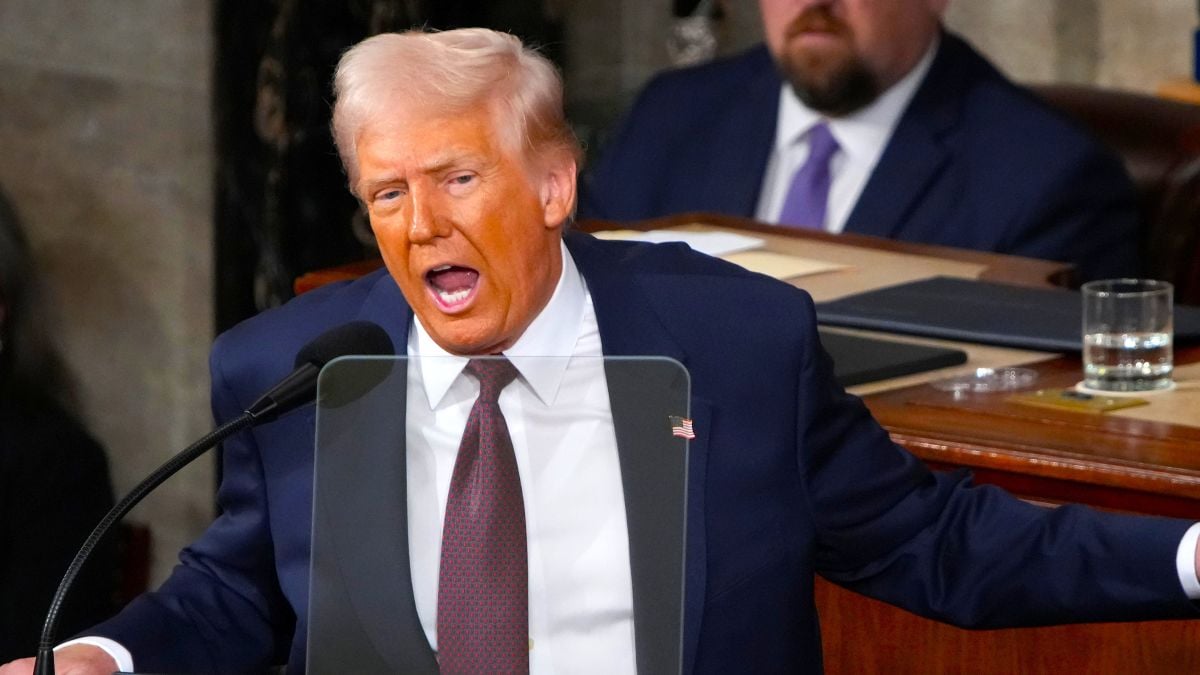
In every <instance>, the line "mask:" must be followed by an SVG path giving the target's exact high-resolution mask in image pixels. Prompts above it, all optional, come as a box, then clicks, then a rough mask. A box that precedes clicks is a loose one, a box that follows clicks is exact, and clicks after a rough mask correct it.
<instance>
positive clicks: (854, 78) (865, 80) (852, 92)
mask: <svg viewBox="0 0 1200 675" xmlns="http://www.w3.org/2000/svg"><path fill="white" fill-rule="evenodd" d="M795 60H796V59H792V60H791V61H795ZM791 61H785V62H784V63H782V64H780V65H781V68H782V69H783V73H784V76H785V77H786V78H787V81H788V84H790V85H791V87H792V91H794V92H795V93H796V97H797V98H799V99H800V101H801V102H803V103H804V105H806V106H808V107H809V108H812V109H813V110H816V111H817V112H819V113H822V114H824V115H828V116H830V117H841V116H843V115H849V114H850V113H853V112H856V111H858V110H861V109H862V108H865V107H866V106H868V105H870V104H871V102H873V101H874V100H875V99H876V98H878V97H879V94H880V91H879V83H878V81H877V80H876V79H875V76H874V75H873V74H872V73H871V72H870V71H869V70H868V69H867V67H866V66H865V65H864V64H863V63H862V62H861V61H859V60H858V59H852V60H850V61H848V62H845V63H842V64H838V65H837V66H835V67H832V68H829V69H825V70H818V69H816V68H811V67H805V65H806V64H805V65H801V66H796V65H794V64H793V63H792V62H791Z"/></svg>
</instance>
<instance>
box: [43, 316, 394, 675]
mask: <svg viewBox="0 0 1200 675" xmlns="http://www.w3.org/2000/svg"><path fill="white" fill-rule="evenodd" d="M394 353H395V348H394V347H393V345H392V340H391V338H390V337H388V334H387V332H385V331H384V330H383V329H382V328H380V327H379V326H378V325H376V324H374V323H371V322H369V321H352V322H350V323H347V324H344V325H341V326H338V327H336V328H333V329H330V330H328V331H326V332H324V333H322V334H321V335H318V336H317V337H316V338H314V339H313V340H312V341H311V342H309V343H308V344H307V345H305V346H304V347H303V348H302V349H301V350H300V352H299V353H298V354H297V355H296V365H295V370H293V371H292V373H291V374H290V375H288V376H287V377H285V378H283V380H282V381H280V383H279V384H277V385H275V386H274V387H272V388H271V389H270V391H268V392H267V393H265V394H263V395H262V396H261V397H259V399H258V400H257V401H255V402H254V403H252V404H251V405H250V407H249V408H247V409H246V411H245V412H243V413H242V414H241V415H239V416H237V417H236V418H234V419H232V420H230V421H229V422H226V423H225V424H223V425H221V426H220V427H218V428H217V429H215V430H214V431H212V432H211V433H209V434H208V435H207V436H205V437H204V438H201V439H200V440H198V441H196V442H195V443H193V444H192V445H190V446H188V447H187V448H185V449H184V450H183V451H182V452H180V453H179V454H178V455H175V456H174V457H172V458H171V459H169V460H167V462H166V463H165V464H163V465H162V466H160V467H159V468H158V469H157V470H156V471H155V472H154V473H152V474H150V476H149V477H147V478H146V479H145V480H143V481H142V482H141V483H139V484H138V485H137V487H135V488H133V490H131V491H130V493H129V494H128V495H126V496H125V498H124V499H122V500H121V501H119V502H117V504H116V506H113V507H112V509H111V510H109V512H108V513H107V514H106V515H105V516H104V518H103V519H101V520H100V524H98V525H96V528H95V529H94V530H92V533H91V534H90V535H88V538H87V541H85V542H84V543H83V546H81V547H80V549H79V553H77V554H76V555H75V559H74V560H72V561H71V565H70V566H69V567H68V568H67V571H66V573H65V574H63V578H62V581H61V582H59V584H58V590H57V591H56V592H55V593H54V599H53V600H52V601H51V602H50V609H49V611H48V612H47V613H46V623H45V624H43V626H42V637H41V640H40V641H39V642H38V651H37V659H36V661H35V662H34V667H33V672H34V675H54V643H55V639H54V638H55V632H56V631H57V628H58V614H59V611H60V610H61V609H62V604H63V600H64V599H65V598H66V595H67V592H68V591H69V590H70V588H71V586H72V584H74V583H75V578H76V577H77V576H79V571H80V570H81V569H82V568H83V565H84V563H86V562H87V560H88V558H90V557H91V555H92V551H93V550H94V549H95V548H96V545H97V544H99V543H100V540H101V539H103V538H104V535H106V534H108V532H109V530H110V529H112V526H113V525H115V524H116V523H117V522H118V521H120V520H121V518H124V517H125V514H127V513H129V511H130V510H131V509H132V508H133V507H134V506H137V504H138V502H140V501H142V499H143V498H144V497H145V496H146V495H148V494H150V492H151V491H152V490H154V488H156V487H158V486H159V485H161V484H162V482H163V481H165V480H166V479H168V478H170V477H171V476H173V475H174V474H175V473H176V472H177V471H179V470H180V469H182V468H183V467H185V466H187V465H188V464H190V463H191V462H192V460H194V459H196V458H197V457H199V456H200V455H202V454H204V453H205V452H207V451H208V450H209V448H212V447H213V446H215V445H216V444H218V443H220V442H221V441H223V440H225V439H226V438H228V437H230V436H232V435H233V434H235V433H237V432H239V431H241V430H243V429H247V428H250V427H252V426H255V425H257V424H262V423H264V422H269V421H271V420H273V419H275V418H277V417H279V416H280V415H282V414H284V413H286V412H289V411H291V410H294V409H296V408H298V407H300V406H302V405H304V404H305V403H308V402H310V401H312V400H313V398H314V397H315V395H316V391H317V375H318V374H320V372H321V367H322V366H324V365H325V364H326V363H328V362H329V361H332V360H333V359H335V358H337V357H339V356H350V355H366V356H389V355H391V354H394Z"/></svg>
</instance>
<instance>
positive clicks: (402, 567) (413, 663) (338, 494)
mask: <svg viewBox="0 0 1200 675" xmlns="http://www.w3.org/2000/svg"><path fill="white" fill-rule="evenodd" d="M359 318H362V319H366V320H370V321H373V322H375V323H378V324H379V325H380V326H382V327H383V328H384V330H385V331H386V332H387V333H388V335H389V336H390V337H391V338H392V344H393V345H394V346H395V348H396V351H397V353H399V354H401V355H402V354H404V351H405V346H406V345H407V344H408V326H409V324H410V322H411V319H412V312H411V310H410V309H409V308H408V305H407V303H405V302H404V298H403V296H401V294H400V292H399V289H398V288H397V287H396V284H395V282H394V281H393V280H392V279H391V277H389V276H387V275H386V274H381V276H380V277H379V279H378V281H377V283H376V285H375V287H374V288H373V289H372V291H371V293H370V294H369V295H368V297H367V299H366V301H365V302H364V303H363V307H362V310H361V311H360V314H359ZM406 365H407V362H406V361H401V362H399V364H398V365H397V366H396V367H394V368H392V369H391V372H390V374H389V375H388V377H387V378H385V379H384V380H383V382H382V383H380V384H379V385H377V386H376V387H375V388H374V389H372V390H371V391H370V392H369V393H367V394H366V395H365V396H363V397H362V398H360V399H358V400H356V401H355V402H354V403H353V404H351V405H348V406H345V407H342V408H329V407H323V408H321V410H320V415H321V417H320V419H319V420H318V428H317V432H318V439H319V440H318V448H319V450H318V458H317V462H316V466H315V469H316V476H317V488H316V495H317V496H316V498H317V503H316V505H315V507H316V513H315V516H316V518H315V520H314V522H315V523H316V525H315V527H317V528H324V530H323V531H317V532H314V554H313V560H314V578H318V579H319V578H320V577H318V569H320V572H321V574H322V575H324V576H325V577H326V578H332V579H334V580H335V583H334V584H333V588H332V589H322V588H321V586H320V585H318V584H314V586H313V595H314V596H316V595H317V594H318V593H321V592H327V593H328V592H333V593H339V592H340V593H342V594H343V595H344V596H345V597H344V598H335V599H334V600H335V601H336V600H340V601H341V602H342V603H343V604H344V607H345V609H344V611H342V612H340V613H337V614H335V615H334V616H337V617H339V618H341V619H342V620H344V621H354V622H357V623H358V627H357V628H355V627H354V626H352V625H334V626H328V627H327V631H328V630H332V631H335V632H336V631H343V632H356V634H358V635H360V636H362V637H365V638H366V639H367V640H368V642H367V643H365V644H360V645H359V653H357V654H355V653H354V652H353V651H349V650H346V649H343V650H341V651H348V652H349V653H347V654H345V657H347V658H355V659H357V661H352V662H359V663H366V661H363V660H361V659H362V658H363V654H362V653H361V650H362V649H365V648H369V649H372V650H373V651H374V652H375V654H376V655H378V658H379V659H380V660H382V662H383V666H384V667H385V668H386V670H389V671H392V672H400V671H403V672H411V673H436V672H437V664H436V661H435V659H434V653H433V650H432V648H431V647H430V645H429V643H428V641H427V640H426V638H425V633H424V630H423V629H422V627H421V623H420V619H419V617H418V615H417V609H416V603H415V601H414V599H413V591H412V572H411V569H410V567H409V550H408V544H409V542H408V488H407V480H406V476H407V471H406V461H407V452H406V437H405V415H404V411H405V406H406V401H407V384H408V377H407V369H406ZM363 367H370V366H365V365H364V364H361V363H356V362H348V363H346V364H345V366H344V367H343V369H342V372H341V373H340V376H341V377H343V378H349V379H354V378H355V373H354V372H353V369H354V368H363ZM347 371H349V372H347ZM327 375H332V377H330V378H328V379H329V384H333V383H335V382H336V378H337V377H338V373H337V372H336V371H335V372H332V373H331V372H329V371H327V372H326V373H323V374H322V386H326V384H327V382H326V379H327ZM322 542H327V544H326V545H324V546H323V547H322V546H321V543H322ZM319 547H321V548H323V550H319ZM318 565H320V566H321V567H320V568H318ZM330 574H332V575H333V576H332V577H329V575H330ZM322 604H328V603H319V602H318V603H315V604H314V606H316V607H320V606H321V605H322ZM351 644H352V643H351ZM317 656H318V658H319V657H320V655H319V654H318V655H317ZM342 665H345V662H343V663H342ZM335 666H336V664H335Z"/></svg>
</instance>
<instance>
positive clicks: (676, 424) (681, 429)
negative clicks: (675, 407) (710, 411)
mask: <svg viewBox="0 0 1200 675" xmlns="http://www.w3.org/2000/svg"><path fill="white" fill-rule="evenodd" d="M670 419H671V435H672V436H675V437H677V438H686V439H688V440H689V441H690V440H692V439H694V438H696V432H695V431H692V421H691V420H690V419H688V418H686V417H680V416H678V415H670Z"/></svg>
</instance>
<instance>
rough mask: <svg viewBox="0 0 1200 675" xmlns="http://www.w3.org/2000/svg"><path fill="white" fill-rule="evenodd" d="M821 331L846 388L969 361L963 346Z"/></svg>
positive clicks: (824, 345) (840, 379) (837, 372)
mask: <svg viewBox="0 0 1200 675" xmlns="http://www.w3.org/2000/svg"><path fill="white" fill-rule="evenodd" d="M819 332H820V334H821V345H822V346H823V347H825V351H826V352H828V353H829V355H830V356H831V357H832V358H833V375H834V377H835V378H836V379H837V381H838V384H840V385H842V386H843V387H852V386H854V385H856V384H864V383H866V382H875V381H877V380H886V379H888V378H890V377H900V376H901V375H912V374H913V373H923V372H925V371H927V370H933V369H935V368H945V367H947V366H957V365H959V364H961V363H966V362H967V353H966V352H964V351H963V350H961V349H949V348H946V347H933V346H926V345H914V344H909V343H907V342H898V341H896V340H884V339H880V338H873V337H862V336H858V335H847V334H845V333H838V332H834V331H829V330H821V331H819Z"/></svg>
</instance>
